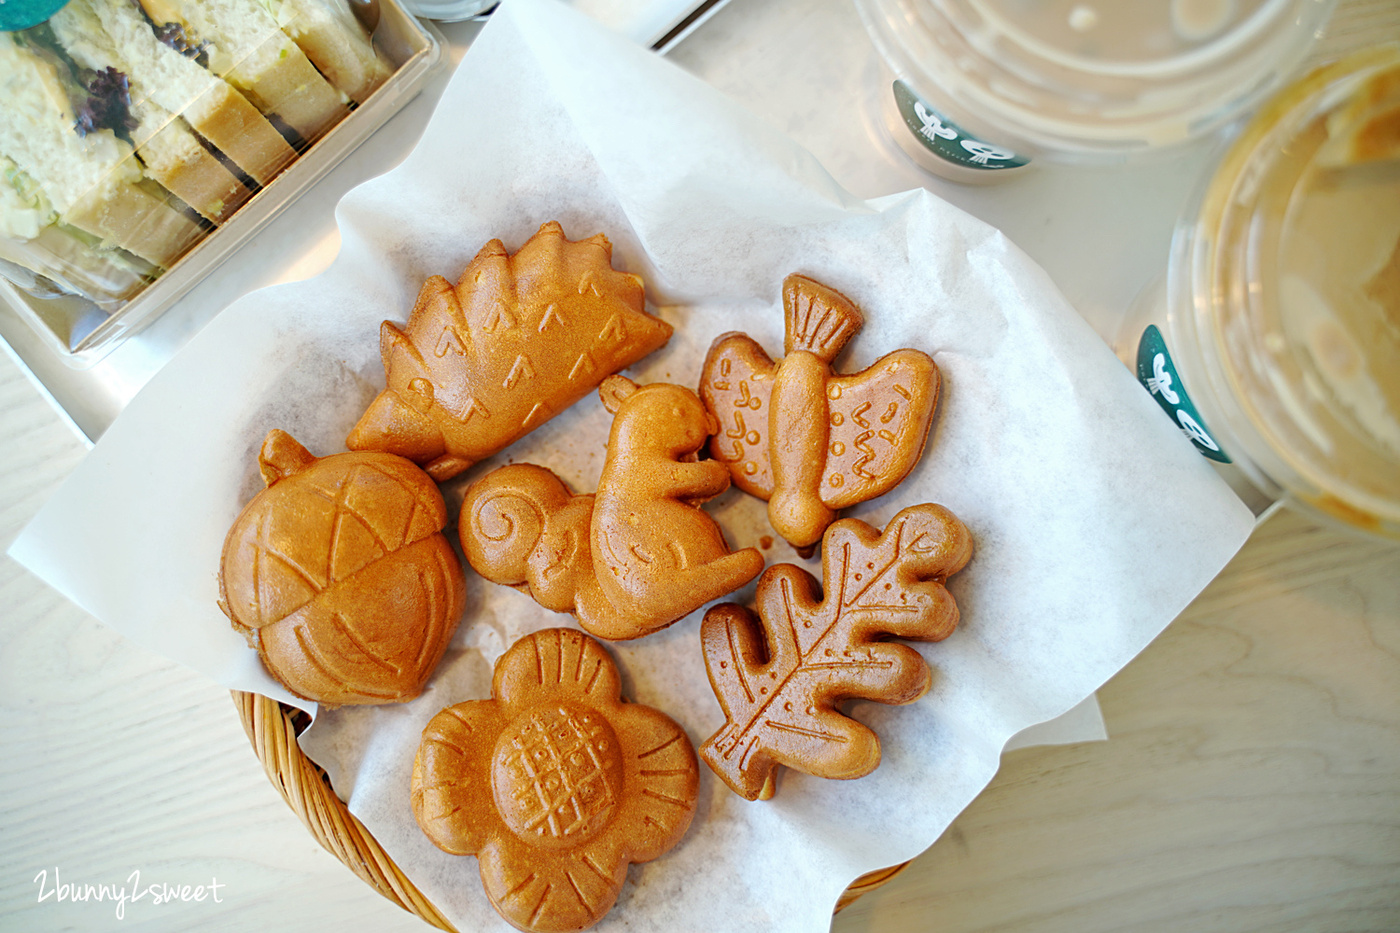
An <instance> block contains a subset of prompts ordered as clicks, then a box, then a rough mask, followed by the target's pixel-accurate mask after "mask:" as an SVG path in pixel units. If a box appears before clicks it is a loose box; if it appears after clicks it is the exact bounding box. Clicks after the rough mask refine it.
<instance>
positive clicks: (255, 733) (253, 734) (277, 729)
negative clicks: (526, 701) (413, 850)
mask: <svg viewBox="0 0 1400 933" xmlns="http://www.w3.org/2000/svg"><path fill="white" fill-rule="evenodd" d="M233 702H234V705H235V706H237V707H238V715H239V718H241V719H242V720H243V728H244V730H245V731H247V733H248V741H250V742H252V743H253V752H254V753H255V754H256V755H257V756H258V760H259V761H261V762H262V765H263V770H264V771H266V772H267V777H268V780H270V781H271V782H272V786H273V787H275V788H277V790H278V792H279V793H280V794H281V795H282V799H284V800H286V801H287V806H289V807H291V808H292V812H294V813H295V814H296V815H297V816H298V817H300V818H301V821H302V822H303V823H304V824H306V828H307V829H309V830H311V835H313V836H315V837H316V841H317V842H319V843H320V844H321V845H322V846H323V847H324V848H325V850H326V851H327V852H329V853H331V854H332V855H334V856H335V857H336V858H338V859H340V860H341V861H342V862H344V863H345V864H346V865H347V866H349V868H350V870H351V871H353V872H354V873H355V874H357V875H359V876H360V878H361V879H363V880H364V882H365V883H366V884H368V885H369V886H370V887H372V888H374V889H375V890H376V891H378V892H379V893H380V894H382V895H384V896H385V897H386V898H388V899H389V900H391V901H393V902H394V903H395V904H398V905H399V906H400V907H402V908H403V909H404V910H407V911H409V912H410V913H413V914H417V915H418V916H419V917H422V918H423V919H424V920H426V921H427V922H428V923H431V924H432V925H433V926H435V927H438V928H439V929H443V930H450V931H452V933H456V930H455V928H454V927H453V926H452V924H450V923H448V922H447V918H446V917H444V916H443V915H442V913H441V912H440V911H439V910H438V909H437V908H436V907H434V906H433V904H432V902H431V901H429V900H428V899H427V898H426V897H424V896H423V894H422V892H421V891H419V890H418V889H417V888H415V887H414V886H413V882H411V881H409V880H408V877H407V876H406V875H405V874H404V873H403V872H402V871H401V870H400V869H399V867H398V866H397V865H395V864H394V860H393V859H391V858H389V855H388V853H387V852H385V851H384V849H383V848H381V847H380V845H379V843H378V842H376V841H375V839H374V837H373V836H372V835H370V832H369V830H368V829H366V828H365V827H364V824H362V823H361V822H360V821H359V820H357V819H356V818H355V817H354V816H353V815H352V814H351V813H350V811H349V810H348V809H347V808H346V806H345V804H344V803H342V802H341V800H340V798H339V797H337V796H336V795H335V792H334V791H333V790H331V782H330V779H329V778H328V777H327V776H326V772H324V771H322V770H321V769H320V768H319V767H318V766H317V765H316V764H315V763H314V762H312V761H311V759H309V758H307V757H306V755H304V754H303V753H302V750H301V746H299V745H298V744H297V738H296V737H297V733H298V732H300V731H301V728H305V721H306V720H305V714H303V713H302V712H301V711H300V710H295V709H290V708H288V707H285V706H283V705H282V704H281V703H278V702H277V701H276V700H271V699H268V698H267V697H265V696H263V695H261V694H258V693H242V692H239V691H234V692H233ZM908 864H909V863H908V862H905V863H904V864H903V865H895V866H893V867H891V868H882V869H880V870H879V871H872V872H869V873H868V874H864V875H861V876H860V877H859V878H857V879H856V880H855V881H853V882H851V885H850V887H848V888H847V889H846V890H845V891H844V892H842V894H841V897H840V899H839V900H838V901H837V902H836V909H837V910H840V909H841V908H843V907H845V906H847V905H848V904H850V903H851V902H852V901H854V900H855V899H856V898H858V897H860V896H861V895H862V894H864V893H866V892H867V891H873V890H874V889H875V888H878V887H880V885H882V884H884V883H885V882H887V881H889V880H890V879H891V878H893V877H894V876H895V875H897V874H899V873H900V872H901V871H903V870H904V868H905V866H906V865H908Z"/></svg>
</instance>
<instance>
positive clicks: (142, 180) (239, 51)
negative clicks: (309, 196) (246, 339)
mask: <svg viewBox="0 0 1400 933" xmlns="http://www.w3.org/2000/svg"><path fill="white" fill-rule="evenodd" d="M362 9H367V10H372V11H373V12H372V17H371V18H372V21H373V22H372V25H373V30H372V33H371V31H370V29H368V28H366V25H365V24H364V23H362V21H361V20H360V18H358V17H357V15H356V13H355V12H354V11H353V10H352V7H351V6H350V5H349V3H348V2H347V0H140V2H137V0H69V2H68V3H66V4H64V5H63V6H62V7H61V8H60V9H59V10H58V11H57V12H56V13H54V14H53V15H52V16H51V17H50V18H49V19H48V20H47V21H45V22H43V23H40V24H38V25H35V26H32V27H29V28H27V29H24V30H21V31H16V32H0V87H3V93H4V97H5V98H6V100H5V104H4V107H3V111H0V301H3V302H4V303H6V304H8V305H10V306H12V307H13V309H14V311H15V312H16V314H17V315H18V316H19V317H21V318H23V319H24V320H25V321H26V322H27V323H29V324H30V325H31V326H32V327H33V328H34V329H35V330H36V331H37V332H38V333H39V335H40V336H41V338H42V339H43V340H44V342H45V343H46V344H47V345H48V346H49V348H50V349H52V350H53V351H54V352H55V353H56V354H57V355H58V356H59V357H60V358H61V359H63V360H64V361H65V362H67V363H69V364H71V365H73V366H78V367H83V366H88V365H91V364H92V363H93V362H95V361H96V360H97V359H99V358H101V357H102V356H103V355H104V354H105V353H107V352H108V351H110V350H111V349H112V348H113V347H115V346H116V345H117V343H119V342H120V341H121V340H123V339H125V338H126V337H128V336H130V335H131V334H133V333H135V332H136V331H137V330H138V329H139V328H140V327H141V326H142V325H144V324H146V323H148V322H149V321H150V320H152V319H153V318H154V317H155V316H156V315H158V314H159V313H160V312H162V311H164V310H165V309H166V308H168V307H169V306H170V305H171V304H173V303H174V302H175V301H176V300H177V299H178V298H179V297H180V296H182V295H183V294H184V293H185V292H187V291H188V290H189V289H190V288H192V287H193V286H194V285H195V284H196V283H197V282H198V281H199V280H200V279H201V278H203V277H204V275H206V274H207V273H208V272H210V271H211V270H212V269H214V268H215V267H216V266H217V265H218V264H219V263H221V262H222V261H223V260H224V259H226V258H227V257H228V256H229V255H230V254H231V253H232V252H233V251H234V250H235V249H237V247H238V246H239V245H241V244H242V243H243V242H244V241H246V240H247V238H248V237H250V236H252V235H253V234H254V233H255V232H256V231H257V230H259V229H261V227H262V226H264V225H265V224H266V223H267V222H268V221H270V220H271V219H272V218H273V217H274V216H276V214H277V213H279V212H280V211H281V210H282V209H283V208H285V207H286V206H287V205H288V204H289V203H291V202H292V200H294V199H295V198H296V197H297V195H299V194H300V193H301V192H302V191H303V190H305V188H306V187H308V186H309V185H310V184H312V183H313V182H314V181H315V180H316V179H318V178H319V177H321V175H323V174H324V173H325V172H326V171H328V170H329V169H330V168H331V167H332V166H334V165H335V164H336V163H337V162H338V161H339V160H340V159H341V158H342V157H344V156H345V155H346V154H347V153H349V152H350V151H351V150H352V149H353V148H354V147H355V146H356V145H358V144H359V143H360V142H362V141H363V140H364V139H365V138H366V137H367V136H368V135H369V134H370V133H371V132H373V131H374V130H375V129H376V128H378V127H379V126H381V125H382V124H383V123H384V121H386V120H387V119H388V118H389V117H390V116H392V115H393V114H394V113H395V112H397V110H398V109H399V108H400V107H402V106H403V105H404V104H405V103H407V101H408V100H410V99H411V98H412V97H413V95H414V94H416V93H417V92H418V90H419V89H420V88H421V87H422V85H423V83H424V81H426V79H427V77H428V75H429V74H430V73H431V72H432V70H433V68H434V67H435V66H436V64H437V63H438V60H439V58H440V55H441V52H440V44H439V42H438V40H437V39H436V37H435V36H434V35H433V34H432V33H431V32H429V31H427V30H426V29H425V28H424V27H423V26H421V25H420V24H419V23H418V22H417V21H416V20H414V18H413V17H412V16H411V15H409V14H408V13H407V12H406V11H405V10H404V9H403V8H402V7H401V6H399V5H398V4H397V3H396V2H395V0H378V3H377V4H375V5H374V6H372V7H362Z"/></svg>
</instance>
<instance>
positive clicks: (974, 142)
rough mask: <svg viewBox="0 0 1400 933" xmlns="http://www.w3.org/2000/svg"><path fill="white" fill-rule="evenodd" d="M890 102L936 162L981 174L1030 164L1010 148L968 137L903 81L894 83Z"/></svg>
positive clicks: (960, 128)
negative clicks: (975, 170)
mask: <svg viewBox="0 0 1400 933" xmlns="http://www.w3.org/2000/svg"><path fill="white" fill-rule="evenodd" d="M894 101H895V105H896V106H897V107H898V108H899V115H900V116H901V117H903V118H904V124H905V125H906V126H908V127H909V132H911V133H913V134H914V137H915V138H916V139H918V140H919V142H921V143H923V145H924V148H925V149H927V150H928V151H929V152H932V153H933V154H934V155H936V156H938V157H939V158H940V159H944V160H946V161H948V162H952V163H953V164H954V165H961V166H964V167H965V168H973V169H982V170H984V171H998V170H1004V169H1008V168H1020V167H1021V166H1023V165H1025V164H1027V163H1028V162H1030V159H1028V158H1026V157H1025V156H1022V155H1017V154H1016V153H1014V152H1012V151H1011V150H1010V149H1004V148H1002V147H1001V146H993V145H992V144H991V143H985V142H983V141H982V140H980V139H978V138H976V137H975V136H969V135H968V134H967V133H965V132H963V129H962V127H960V126H958V125H957V124H955V123H953V122H952V121H951V120H949V119H948V118H947V117H945V116H943V115H942V114H941V113H939V112H938V111H937V110H934V109H933V108H932V107H930V106H929V105H928V104H926V103H924V101H923V99H922V98H920V97H919V96H918V95H917V94H915V93H914V92H913V91H911V90H910V89H909V85H907V84H905V83H904V82H903V81H895V83H894Z"/></svg>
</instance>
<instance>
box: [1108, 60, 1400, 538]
mask: <svg viewBox="0 0 1400 933" xmlns="http://www.w3.org/2000/svg"><path fill="white" fill-rule="evenodd" d="M1117 344H1118V351H1119V355H1120V356H1121V357H1122V358H1123V359H1124V361H1125V362H1127V363H1128V364H1129V366H1131V367H1133V368H1134V369H1135V371H1136V372H1137V374H1138V377H1139V379H1140V380H1141V381H1142V383H1143V384H1144V385H1145V386H1146V387H1147V388H1148V391H1150V392H1151V393H1152V395H1153V397H1154V398H1155V399H1156V400H1157V402H1158V403H1159V405H1161V407H1162V408H1163V409H1164V410H1165V411H1167V413H1168V414H1169V415H1171V416H1172V418H1173V420H1174V421H1175V422H1176V423H1177V424H1178V425H1179V426H1180V427H1181V428H1182V430H1183V431H1184V432H1185V433H1186V434H1187V435H1188V436H1189V437H1190V438H1191V440H1192V441H1193V443H1195V444H1196V446H1197V448H1198V449H1199V450H1200V451H1201V452H1202V453H1203V454H1204V455H1206V456H1208V457H1210V458H1211V459H1212V460H1215V461H1216V462H1218V463H1221V464H1228V466H1227V467H1226V469H1227V470H1237V471H1238V472H1239V474H1241V475H1242V476H1243V477H1245V478H1246V479H1247V480H1248V481H1249V483H1250V484H1251V485H1252V486H1253V487H1254V488H1255V489H1257V490H1258V492H1259V493H1260V494H1262V495H1263V496H1264V497H1267V498H1271V499H1277V500H1282V501H1284V502H1285V503H1287V504H1289V505H1292V506H1295V507H1298V508H1300V509H1302V510H1305V511H1308V512H1310V513H1312V514H1314V515H1317V516H1325V517H1327V518H1330V519H1334V520H1336V521H1339V522H1341V523H1343V524H1345V525H1348V526H1350V527H1353V528H1357V529H1361V530H1364V531H1367V532H1371V533H1374V534H1379V535H1382V536H1386V537H1392V538H1400V45H1397V44H1390V45H1385V46H1380V47H1375V48H1371V49H1367V50H1363V51H1361V52H1358V53H1356V54H1354V55H1351V56H1348V57H1347V58H1345V59H1343V60H1341V61H1339V62H1336V63H1333V64H1330V65H1327V66H1324V67H1322V68H1320V69H1318V70H1317V71H1314V72H1313V73H1311V74H1309V75H1307V76H1306V77H1305V78H1303V79H1301V80H1300V81H1298V82H1296V83H1295V84H1293V85H1291V86H1290V87H1288V88H1287V89H1285V90H1284V91H1283V92H1281V93H1280V94H1278V95H1277V96H1276V97H1275V98H1273V99H1272V100H1271V101H1269V102H1268V103H1267V104H1266V105H1265V106H1264V107H1263V108H1262V109H1261V110H1260V111H1259V113H1258V114H1257V115H1256V116H1255V117H1254V118H1253V120H1252V121H1251V122H1250V123H1249V124H1248V126H1247V127H1246V128H1245V129H1244V131H1243V133H1242V134H1241V135H1240V136H1239V137H1238V138H1237V139H1236V140H1235V142H1234V143H1233V144H1232V146H1231V148H1230V149H1229V151H1228V152H1227V153H1226V155H1225V157H1224V159H1223V161H1222V162H1221V163H1220V165H1219V167H1218V168H1217V169H1216V171H1215V173H1214V175H1213V176H1212V177H1211V178H1210V179H1209V180H1208V183H1207V184H1206V185H1205V186H1204V187H1203V189H1202V191H1201V193H1200V195H1199V197H1198V199H1197V201H1196V203H1195V205H1194V206H1193V209H1192V210H1191V211H1190V212H1189V213H1188V215H1187V217H1186V219H1185V220H1183V221H1182V222H1181V224H1180V225H1179V226H1178V229H1177V232H1176V235H1175V237H1174V240H1173V244H1172V254H1171V261H1170V265H1169V269H1168V273H1167V275H1166V279H1165V281H1164V282H1163V283H1162V284H1161V285H1160V286H1159V287H1156V288H1152V289H1149V290H1147V292H1145V293H1144V295H1143V296H1142V298H1141V299H1140V301H1139V302H1138V303H1137V307H1136V309H1135V314H1133V315H1130V316H1129V319H1128V320H1127V322H1125V325H1124V330H1123V332H1122V334H1121V335H1120V339H1119V340H1118V341H1117Z"/></svg>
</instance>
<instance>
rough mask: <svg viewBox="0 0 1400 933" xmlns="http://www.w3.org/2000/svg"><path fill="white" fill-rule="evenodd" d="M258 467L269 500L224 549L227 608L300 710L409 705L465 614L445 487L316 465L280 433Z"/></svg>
mask: <svg viewBox="0 0 1400 933" xmlns="http://www.w3.org/2000/svg"><path fill="white" fill-rule="evenodd" d="M258 463H259V466H260V467H261V470H262V475H263V480H264V481H265V482H266V483H267V488H266V489H264V490H263V491H262V492H260V493H258V495H257V496H255V497H254V498H253V500H252V501H251V502H249V503H248V505H247V506H246V507H245V508H244V509H243V512H242V513H241V514H240V515H239V516H238V518H237V519H236V520H235V521H234V523H233V527H232V528H230V529H229V533H228V537H227V538H226V539H225V541H224V551H223V559H222V568H221V573H220V577H219V607H220V608H221V609H223V611H224V614H225V615H227V616H228V617H229V618H230V619H231V620H232V621H233V627H234V628H235V629H237V630H238V631H239V632H242V633H243V635H244V636H245V637H246V638H247V639H248V644H249V645H250V646H252V647H253V648H255V649H257V651H258V654H259V655H260V656H261V657H262V661H263V664H264V665H265V666H266V667H267V669H268V671H269V672H270V673H271V674H272V675H273V676H274V677H276V678H277V679H278V680H279V681H281V682H282V684H283V685H284V686H286V687H287V689H288V690H290V691H292V692H293V693H295V694H297V695H298V696H301V697H304V698H306V699H309V700H316V701H317V702H320V703H324V704H327V705H329V706H340V705H349V704H375V703H399V702H403V701H405V700H411V699H413V698H414V697H416V696H417V695H418V694H419V693H420V692H421V691H422V689H423V685H424V683H426V682H427V679H428V676H429V675H430V674H431V673H432V671H433V668H435V667H436V666H437V663H438V661H439V660H440V659H441V658H442V653H443V651H444V650H445V649H446V648H447V643H448V641H449V640H451V638H452V633H453V631H455V630H456V628H457V622H458V620H459V619H460V618H461V616H462V611H463V609H464V607H465V602H466V584H465V580H464V578H463V575H462V566H461V562H460V561H459V560H458V559H457V555H456V553H455V552H454V551H453V550H452V547H451V545H450V544H448V542H447V538H446V537H445V536H444V535H443V534H442V529H443V528H444V527H445V526H446V524H447V507H446V505H445V504H444V503H443V500H442V494H441V493H440V492H438V488H437V485H436V484H435V483H433V481H432V479H431V478H430V477H429V476H428V475H427V474H426V473H424V472H423V471H422V470H421V469H419V468H418V467H417V466H416V465H415V464H413V463H412V462H410V461H408V460H405V459H404V458H402V457H398V456H395V455H393V454H385V453H374V452H352V453H343V454H333V455H331V456H328V457H315V456H312V455H311V454H310V453H309V452H308V451H307V450H306V448H305V447H303V446H302V445H301V444H299V443H297V442H296V441H295V440H294V439H293V438H292V437H291V435H289V434H287V433H286V432H285V431H279V430H273V431H271V432H269V433H268V435H267V438H266V439H265V440H264V441H263V446H262V451H261V453H260V454H259V456H258Z"/></svg>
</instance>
